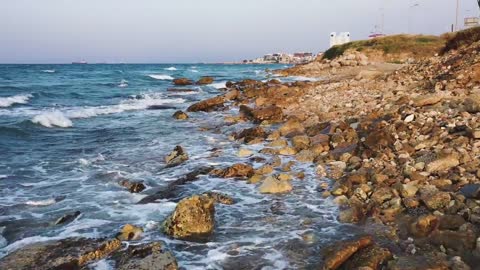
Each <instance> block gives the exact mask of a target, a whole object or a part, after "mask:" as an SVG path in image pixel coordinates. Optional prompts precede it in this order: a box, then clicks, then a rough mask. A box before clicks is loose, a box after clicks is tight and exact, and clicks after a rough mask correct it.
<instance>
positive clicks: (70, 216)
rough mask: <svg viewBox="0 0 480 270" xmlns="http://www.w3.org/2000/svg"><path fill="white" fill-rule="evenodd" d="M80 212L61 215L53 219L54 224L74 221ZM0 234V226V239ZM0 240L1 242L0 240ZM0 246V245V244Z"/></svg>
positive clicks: (0, 230)
mask: <svg viewBox="0 0 480 270" xmlns="http://www.w3.org/2000/svg"><path fill="white" fill-rule="evenodd" d="M80 214H81V212H80V211H75V212H74V213H71V214H66V215H63V216H62V217H60V218H58V219H57V220H56V221H55V223H54V224H55V225H63V224H68V223H70V222H72V221H74V220H75V219H77V217H78V216H80ZM1 234H2V228H1V227H0V239H2V236H1ZM0 242H1V240H0ZM0 246H1V244H0ZM0 248H1V247H0Z"/></svg>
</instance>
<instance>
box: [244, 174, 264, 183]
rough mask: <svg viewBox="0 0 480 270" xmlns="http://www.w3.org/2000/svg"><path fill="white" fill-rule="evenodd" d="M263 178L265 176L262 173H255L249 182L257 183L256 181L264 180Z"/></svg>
mask: <svg viewBox="0 0 480 270" xmlns="http://www.w3.org/2000/svg"><path fill="white" fill-rule="evenodd" d="M262 178H263V176H262V175H260V174H255V175H253V176H252V177H250V178H249V179H248V180H247V183H249V184H256V183H258V182H260V181H262Z"/></svg>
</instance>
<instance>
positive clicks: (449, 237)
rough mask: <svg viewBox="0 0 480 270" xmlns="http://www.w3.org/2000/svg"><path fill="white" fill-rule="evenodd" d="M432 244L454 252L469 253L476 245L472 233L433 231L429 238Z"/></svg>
mask: <svg viewBox="0 0 480 270" xmlns="http://www.w3.org/2000/svg"><path fill="white" fill-rule="evenodd" d="M429 239H430V241H431V243H432V244H434V245H437V246H440V245H443V246H444V247H445V248H451V249H454V250H456V251H460V252H465V251H471V250H473V249H474V248H475V245H476V241H477V240H476V239H477V238H476V235H475V233H474V232H472V231H458V232H457V231H448V230H445V231H438V230H437V231H434V232H433V233H432V234H431V235H430V237H429Z"/></svg>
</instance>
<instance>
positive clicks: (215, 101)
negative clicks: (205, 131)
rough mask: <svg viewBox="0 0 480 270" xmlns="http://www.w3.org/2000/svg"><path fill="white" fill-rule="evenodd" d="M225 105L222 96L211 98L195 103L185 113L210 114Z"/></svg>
mask: <svg viewBox="0 0 480 270" xmlns="http://www.w3.org/2000/svg"><path fill="white" fill-rule="evenodd" d="M224 103H225V98H224V97H222V96H217V97H213V98H210V99H206V100H203V101H200V102H197V103H195V104H193V105H191V106H190V107H188V109H187V111H189V112H211V111H214V110H217V109H219V108H222V107H223V104H224Z"/></svg>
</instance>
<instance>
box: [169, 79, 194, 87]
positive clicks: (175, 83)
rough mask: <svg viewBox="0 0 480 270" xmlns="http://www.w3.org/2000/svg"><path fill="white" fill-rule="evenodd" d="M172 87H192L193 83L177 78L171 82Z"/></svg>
mask: <svg viewBox="0 0 480 270" xmlns="http://www.w3.org/2000/svg"><path fill="white" fill-rule="evenodd" d="M173 84H174V85H180V86H185V85H192V84H193V82H192V81H191V80H189V79H187V78H178V79H175V80H173Z"/></svg>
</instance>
